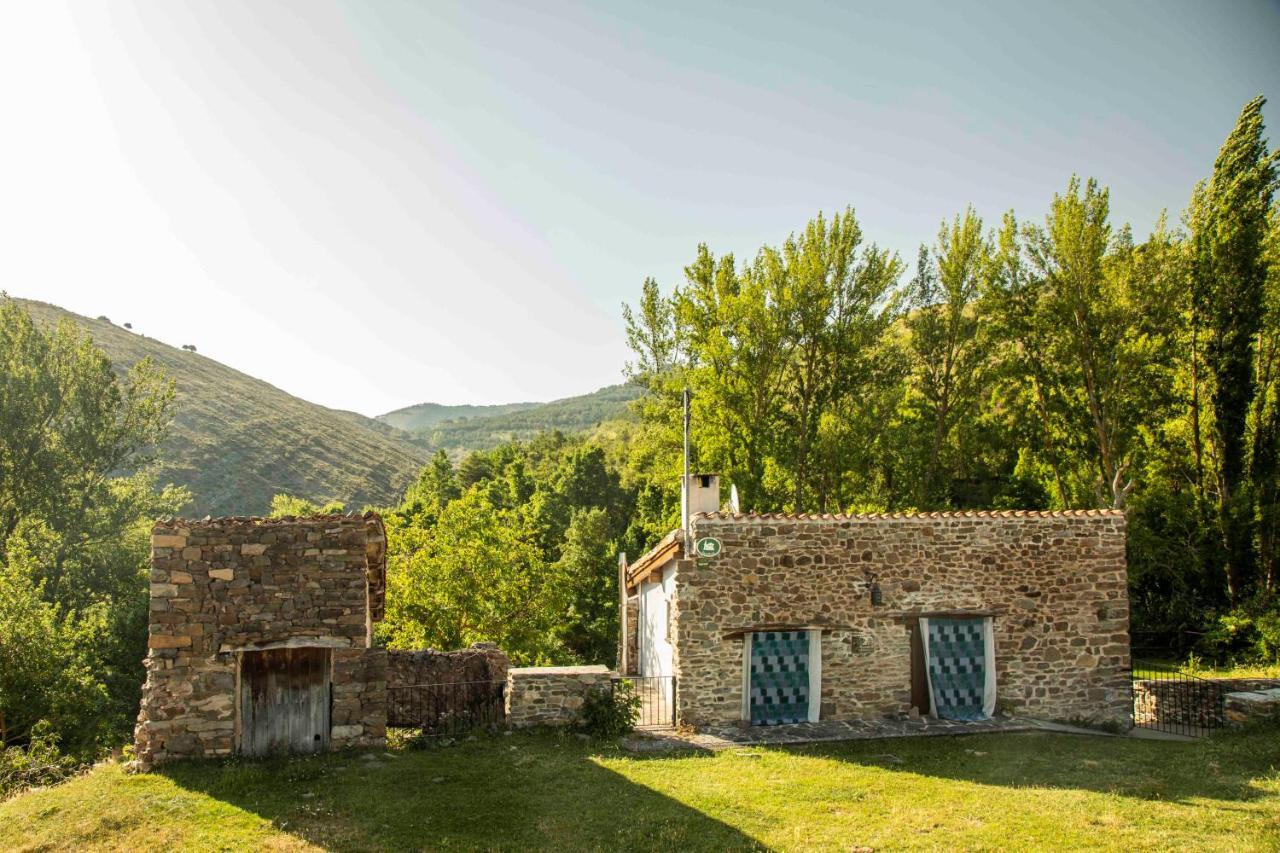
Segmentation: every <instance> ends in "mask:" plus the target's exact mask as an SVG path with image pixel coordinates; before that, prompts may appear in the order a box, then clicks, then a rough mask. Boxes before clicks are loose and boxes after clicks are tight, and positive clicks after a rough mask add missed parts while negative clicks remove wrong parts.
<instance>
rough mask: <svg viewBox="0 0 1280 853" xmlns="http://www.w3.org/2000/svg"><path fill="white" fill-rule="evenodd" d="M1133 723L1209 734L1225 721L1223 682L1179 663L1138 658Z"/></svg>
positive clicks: (1132, 672)
mask: <svg viewBox="0 0 1280 853" xmlns="http://www.w3.org/2000/svg"><path fill="white" fill-rule="evenodd" d="M1130 684H1131V686H1132V689H1133V724H1134V725H1135V726H1138V727H1140V728H1144V729H1154V730H1156V731H1162V732H1170V733H1172V734H1179V735H1187V736H1189V737H1206V736H1208V735H1209V734H1212V733H1213V732H1214V731H1215V730H1217V729H1220V728H1222V727H1223V725H1224V724H1225V718H1224V716H1223V702H1222V697H1223V696H1224V695H1225V694H1226V693H1227V692H1228V691H1227V688H1225V687H1224V686H1223V685H1222V684H1220V683H1218V682H1216V681H1212V680H1210V679H1207V678H1200V677H1198V676H1195V675H1189V674H1187V673H1185V672H1180V671H1179V670H1178V667H1177V665H1176V664H1164V663H1157V662H1153V661H1144V660H1138V659H1135V660H1134V661H1133V662H1132V665H1131V668H1130Z"/></svg>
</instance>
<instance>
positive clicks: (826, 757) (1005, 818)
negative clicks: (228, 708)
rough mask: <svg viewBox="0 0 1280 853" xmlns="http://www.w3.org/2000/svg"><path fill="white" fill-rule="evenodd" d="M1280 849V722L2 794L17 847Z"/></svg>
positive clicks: (483, 758) (467, 754)
mask: <svg viewBox="0 0 1280 853" xmlns="http://www.w3.org/2000/svg"><path fill="white" fill-rule="evenodd" d="M859 846H865V847H872V848H875V849H901V848H926V849H957V848H958V849H1008V848H1020V849H1025V848H1039V849H1063V848H1095V849H1114V850H1185V849H1195V850H1232V851H1238V850H1274V849H1276V848H1277V846H1280V729H1276V728H1258V729H1254V730H1252V731H1249V732H1247V733H1242V734H1241V733H1237V734H1225V735H1222V736H1219V737H1217V738H1215V739H1213V740H1210V741H1205V742H1196V743H1171V742H1159V741H1141V740H1131V739H1112V738H1087V737H1074V736H1069V735H1048V734H1027V735H1012V734H1007V735H983V736H974V737H964V738H928V739H910V740H886V741H862V742H855V743H845V744H826V745H815V746H811V747H802V748H792V749H742V750H734V751H730V752H724V753H719V754H714V755H681V756H678V757H658V758H655V757H646V758H637V757H631V756H628V755H625V754H620V753H618V752H617V751H616V750H613V749H611V748H602V747H599V746H593V745H591V744H586V743H583V742H581V741H579V740H577V739H576V738H573V737H558V736H555V735H547V734H541V735H514V736H509V737H499V738H493V739H489V738H480V739H478V740H475V741H464V742H462V743H460V744H458V745H455V746H451V747H433V748H428V749H424V750H402V751H396V752H393V753H388V754H384V753H376V754H370V755H368V756H366V755H359V754H345V755H332V756H324V757H319V758H312V759H293V760H284V759H282V760H276V761H271V762H265V763H247V762H232V763H228V764H223V765H219V764H211V763H205V764H191V763H188V764H182V765H175V766H172V767H170V768H168V769H165V770H164V771H163V772H161V773H155V774H147V775H138V776H130V775H127V774H126V773H125V772H124V771H123V770H122V769H121V768H120V767H119V766H116V765H108V766H101V767H98V768H96V769H94V770H93V771H92V772H90V773H88V774H87V775H85V776H82V777H80V778H77V779H75V780H73V781H71V782H68V783H66V784H64V785H61V786H58V787H56V788H51V789H47V790H42V791H32V792H29V793H26V794H23V795H20V796H18V797H17V798H15V799H13V800H10V801H9V802H7V803H3V804H0V848H4V849H20V850H42V849H120V850H136V849H143V850H152V849H174V848H177V849H312V848H324V849H340V850H380V849H390V850H403V849H417V848H453V849H472V848H488V849H497V848H501V849H511V850H524V849H531V848H541V849H545V848H560V849H581V848H589V849H608V850H615V849H652V850H686V849H694V850H704V849H705V850H722V849H743V848H775V849H788V850H799V849H832V850H849V849H854V848H857V847H859Z"/></svg>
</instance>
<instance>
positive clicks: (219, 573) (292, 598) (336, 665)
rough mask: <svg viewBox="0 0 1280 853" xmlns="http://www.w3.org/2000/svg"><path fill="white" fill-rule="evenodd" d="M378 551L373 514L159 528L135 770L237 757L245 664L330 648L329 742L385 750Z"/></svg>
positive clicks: (381, 535) (382, 540)
mask: <svg viewBox="0 0 1280 853" xmlns="http://www.w3.org/2000/svg"><path fill="white" fill-rule="evenodd" d="M385 552H386V536H385V532H384V530H383V527H382V521H381V519H380V518H378V516H377V515H376V514H374V513H368V514H366V515H364V516H358V515H354V514H352V515H346V516H337V515H334V516H317V517H313V518H285V519H260V518H222V519H210V520H205V521H201V522H189V521H184V520H181V519H177V520H171V521H162V522H159V523H157V524H156V525H155V527H154V528H153V530H152V536H151V602H150V618H149V621H150V625H149V628H148V653H147V659H146V670H147V679H146V683H145V685H144V686H143V691H142V707H141V710H140V712H139V715H138V725H137V728H136V730H135V741H136V746H137V752H138V756H139V760H140V761H141V763H142V764H143V765H149V764H152V763H154V762H158V761H163V760H167V759H171V758H177V757H202V756H220V755H229V754H231V753H233V752H235V751H236V749H237V747H238V736H239V732H238V729H237V727H238V720H237V716H238V712H237V708H238V696H237V691H238V687H239V673H240V657H241V655H242V654H243V653H244V652H247V651H255V650H262V649H274V648H287V647H303V646H311V647H323V648H328V649H331V650H332V652H331V653H330V659H331V665H332V672H331V673H330V683H331V684H332V685H333V696H334V700H333V705H332V730H331V736H330V737H331V746H333V747H335V748H336V747H341V746H347V745H369V746H374V745H379V744H381V743H384V742H385V736H386V653H385V652H383V651H381V650H374V649H370V648H369V641H370V637H371V634H372V628H373V622H374V621H376V618H375V614H376V616H377V618H380V614H381V612H382V607H383V589H384V586H385V577H386V571H385V562H384V560H385Z"/></svg>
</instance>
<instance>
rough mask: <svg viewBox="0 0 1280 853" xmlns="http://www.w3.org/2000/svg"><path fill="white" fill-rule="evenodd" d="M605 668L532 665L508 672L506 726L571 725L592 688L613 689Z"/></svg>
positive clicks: (611, 676) (611, 674)
mask: <svg viewBox="0 0 1280 853" xmlns="http://www.w3.org/2000/svg"><path fill="white" fill-rule="evenodd" d="M612 678H613V673H612V672H611V671H610V670H609V668H608V667H605V666H531V667H517V668H514V669H509V670H507V695H506V703H507V725H509V726H510V727H511V728H513V729H519V728H528V727H530V726H567V725H572V724H573V723H574V722H575V721H576V720H577V718H578V712H579V711H580V710H581V709H582V702H583V699H584V698H585V697H586V695H587V693H588V692H589V691H591V690H593V689H602V690H608V689H610V687H611V685H610V681H611V680H612Z"/></svg>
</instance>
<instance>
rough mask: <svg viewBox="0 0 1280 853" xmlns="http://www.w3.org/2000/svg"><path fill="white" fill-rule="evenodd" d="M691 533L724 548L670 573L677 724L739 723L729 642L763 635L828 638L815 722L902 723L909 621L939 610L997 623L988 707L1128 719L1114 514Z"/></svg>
mask: <svg viewBox="0 0 1280 853" xmlns="http://www.w3.org/2000/svg"><path fill="white" fill-rule="evenodd" d="M692 532H693V538H695V539H697V538H701V537H706V536H714V537H716V538H718V539H719V540H720V541H721V543H722V551H721V553H720V555H719V556H717V557H714V558H711V559H708V560H691V559H682V560H680V561H679V562H678V563H677V583H676V596H675V608H676V620H677V621H676V661H675V668H676V676H677V684H678V685H679V688H678V691H677V696H678V698H677V702H678V707H677V714H678V716H679V718H680V720H681V722H684V723H687V724H691V725H695V726H697V725H709V724H726V723H733V722H737V721H739V720H740V719H741V717H742V689H743V662H742V645H743V640H742V638H741V635H740V632H741V631H742V630H744V629H751V628H753V627H765V626H792V627H802V626H803V627H811V626H823V627H824V630H823V631H822V639H821V651H822V684H823V689H822V705H821V713H822V717H823V718H824V719H853V718H865V717H876V716H881V715H886V714H897V713H902V712H906V711H908V710H909V708H910V707H911V634H910V627H909V626H910V624H911V618H912V617H913V616H918V615H920V614H922V613H923V614H925V615H928V613H929V612H934V611H969V612H986V613H990V614H992V615H993V616H994V631H995V644H996V652H995V655H996V673H997V694H998V705H997V708H998V709H1002V710H1007V711H1012V712H1016V713H1021V714H1027V715H1031V716H1036V717H1042V718H1049V719H1085V720H1090V721H1093V722H1103V721H1108V720H1110V721H1117V722H1120V723H1122V724H1126V725H1127V724H1128V723H1129V721H1130V718H1131V713H1132V704H1131V700H1130V692H1129V673H1128V668H1129V636H1128V624H1129V623H1128V616H1129V603H1128V588H1127V578H1126V565H1125V519H1124V516H1123V514H1122V513H1119V512H1111V511H1090V512H1069V513H1016V512H1008V513H934V514H921V515H898V516H888V515H870V516H826V517H820V516H767V515H765V516H755V515H751V516H744V515H738V516H729V515H721V514H714V515H710V516H698V517H695V519H694V521H693V529H692ZM873 583H874V584H876V585H878V586H879V588H880V590H881V593H882V603H881V604H880V605H879V606H875V605H873V604H872V602H871V594H870V592H871V587H872V585H873ZM735 632H739V633H738V634H736V635H735Z"/></svg>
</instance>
